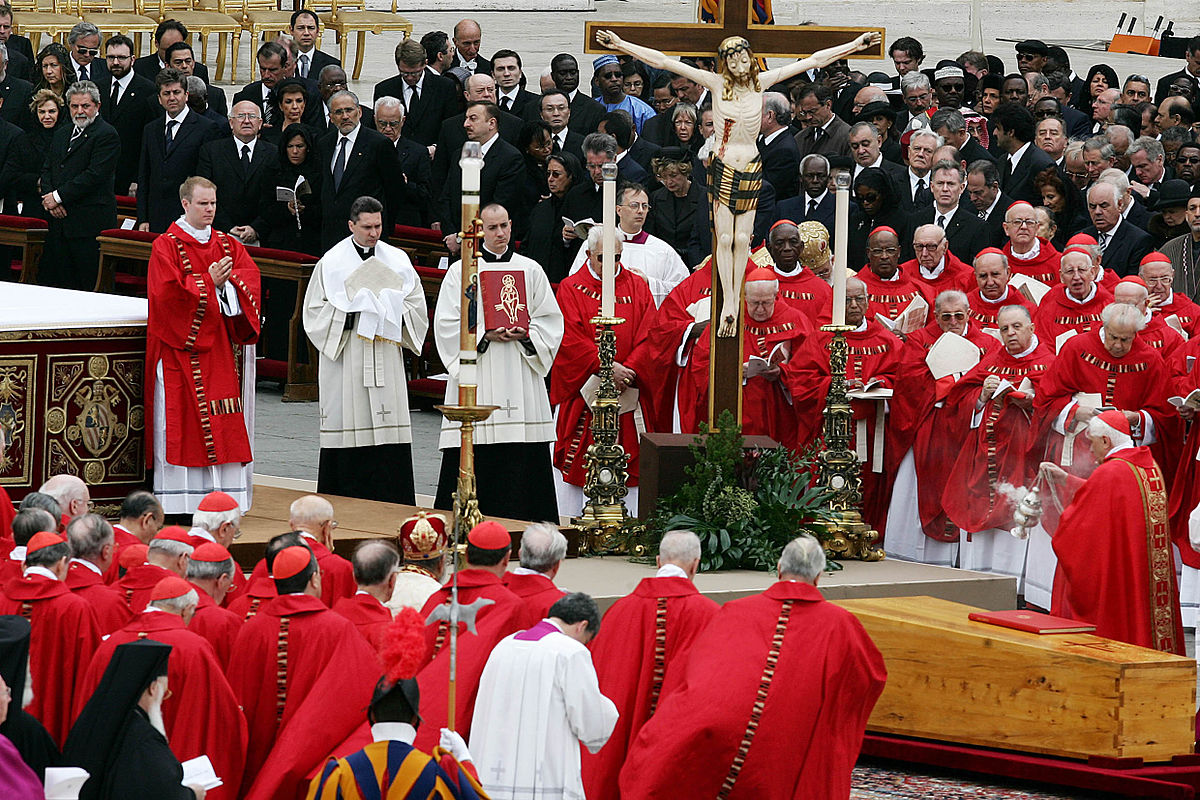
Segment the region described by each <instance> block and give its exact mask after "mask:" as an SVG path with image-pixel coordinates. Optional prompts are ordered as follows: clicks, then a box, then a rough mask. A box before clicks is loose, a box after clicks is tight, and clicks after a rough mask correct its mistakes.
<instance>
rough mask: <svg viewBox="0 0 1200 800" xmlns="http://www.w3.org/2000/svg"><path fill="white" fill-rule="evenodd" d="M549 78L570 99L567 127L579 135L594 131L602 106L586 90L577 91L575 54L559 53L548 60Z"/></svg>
mask: <svg viewBox="0 0 1200 800" xmlns="http://www.w3.org/2000/svg"><path fill="white" fill-rule="evenodd" d="M550 79H551V80H552V81H554V88H556V89H558V90H559V91H560V92H563V93H565V94H566V95H567V97H568V98H569V99H570V101H571V121H570V123H569V127H570V129H571V130H572V131H574V132H575V133H578V134H579V135H580V136H587V135H588V134H589V133H595V132H596V129H597V128H599V127H600V118H601V117H603V116H604V106H602V105H600V104H599V103H597V102H596V101H595V100H593V99H592V98H591V97H589V96H588V94H587V92H581V91H579V62H578V61H576V60H575V56H572V55H569V54H567V53H559V54H558V55H556V56H555V57H554V58H552V59H551V60H550Z"/></svg>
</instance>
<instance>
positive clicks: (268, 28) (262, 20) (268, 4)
mask: <svg viewBox="0 0 1200 800" xmlns="http://www.w3.org/2000/svg"><path fill="white" fill-rule="evenodd" d="M291 24H292V12H291V11H280V10H279V0H242V30H244V31H246V32H248V33H249V34H250V52H251V53H252V54H253V53H254V52H256V50H257V47H258V40H259V39H260V38H262V39H264V40H265V38H266V35H267V34H268V33H275V32H279V33H287V32H288V30H289V28H290V27H291Z"/></svg>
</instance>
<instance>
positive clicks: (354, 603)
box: [333, 540, 400, 653]
mask: <svg viewBox="0 0 1200 800" xmlns="http://www.w3.org/2000/svg"><path fill="white" fill-rule="evenodd" d="M350 563H351V564H353V565H354V580H355V582H356V583H357V584H358V591H356V592H355V593H354V594H353V595H352V596H350V597H343V598H342V599H341V600H338V601H337V602H336V603H334V604H333V610H334V611H336V612H337V613H339V614H341V615H342V616H343V617H345V618H346V619H348V620H350V621H351V622H353V623H354V627H356V628H358V632H359V633H360V634H362V637H363V638H364V639H366V640H367V643H368V644H370V645H371V647H372V648H374V649H375V652H377V653H378V652H381V651H382V650H383V637H384V634H385V633H386V632H387V626H388V623H390V622H391V621H392V612H391V611H389V610H388V608H387V606H385V605H384V603H385V602H386V601H388V600H390V599H391V597H392V589H394V588H395V586H396V575H397V574H398V573H397V571H396V570H397V569H399V567H400V553H399V551H398V550H396V548H395V547H394V546H392V544H391V543H389V542H377V541H370V540H367V541H365V542H362V543H361V544H359V545H358V547H356V548H355V549H354V557H353V559H352V561H351V562H350Z"/></svg>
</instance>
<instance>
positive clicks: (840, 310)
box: [833, 172, 850, 325]
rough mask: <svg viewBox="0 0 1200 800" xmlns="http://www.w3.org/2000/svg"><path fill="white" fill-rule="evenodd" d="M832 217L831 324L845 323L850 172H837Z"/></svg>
mask: <svg viewBox="0 0 1200 800" xmlns="http://www.w3.org/2000/svg"><path fill="white" fill-rule="evenodd" d="M835 201H836V202H835V203H834V219H833V230H834V234H833V324H834V325H845V324H846V240H847V238H848V232H849V228H850V173H848V172H839V173H838V176H837V193H836V195H835Z"/></svg>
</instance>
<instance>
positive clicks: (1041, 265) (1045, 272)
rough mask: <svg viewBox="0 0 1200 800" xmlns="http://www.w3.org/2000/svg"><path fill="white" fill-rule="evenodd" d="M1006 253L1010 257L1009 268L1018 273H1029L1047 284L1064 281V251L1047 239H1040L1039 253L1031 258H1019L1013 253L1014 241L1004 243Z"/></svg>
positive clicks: (1053, 284) (1031, 276) (1055, 284)
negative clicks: (1059, 250) (1058, 249)
mask: <svg viewBox="0 0 1200 800" xmlns="http://www.w3.org/2000/svg"><path fill="white" fill-rule="evenodd" d="M1004 255H1006V256H1007V257H1008V268H1009V269H1010V270H1012V271H1013V273H1014V274H1016V275H1027V276H1029V277H1030V278H1033V279H1034V280H1035V281H1041V282H1042V283H1044V284H1046V285H1047V286H1057V285H1058V284H1060V283H1062V280H1061V279H1060V277H1059V276H1060V273H1061V272H1062V264H1061V263H1060V262H1061V261H1062V253H1060V252H1058V251H1057V250H1055V249H1054V245H1052V244H1050V242H1049V241H1048V240H1046V239H1040V238H1039V239H1038V254H1037V255H1036V256H1035V257H1033V258H1030V259H1021V258H1017V257H1015V256H1014V255H1013V254H1012V242H1005V243H1004Z"/></svg>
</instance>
